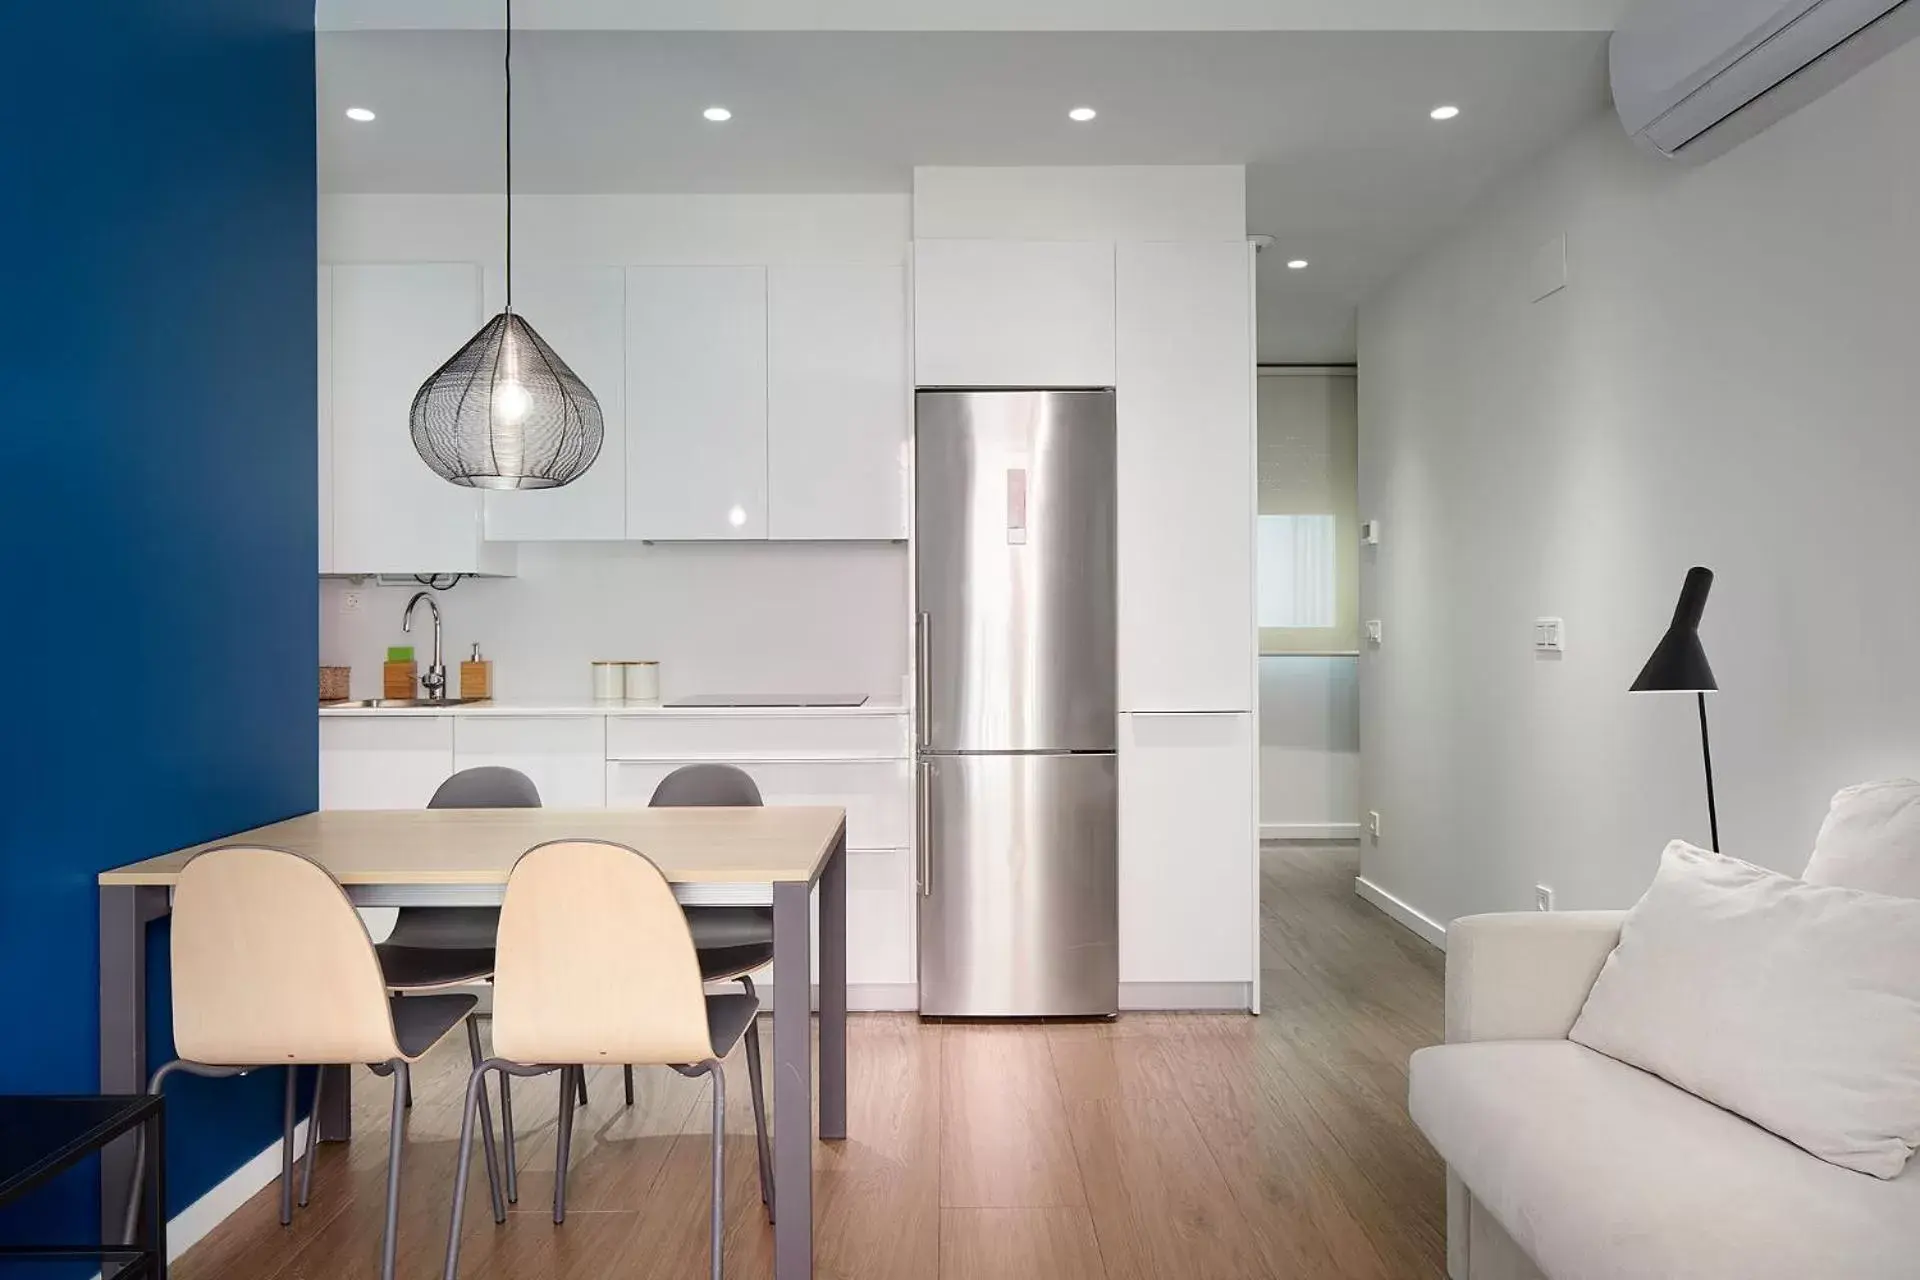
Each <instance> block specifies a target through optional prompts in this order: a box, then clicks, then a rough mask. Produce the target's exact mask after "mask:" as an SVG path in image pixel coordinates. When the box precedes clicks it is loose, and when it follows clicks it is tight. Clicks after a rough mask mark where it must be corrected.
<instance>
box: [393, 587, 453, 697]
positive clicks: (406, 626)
mask: <svg viewBox="0 0 1920 1280" xmlns="http://www.w3.org/2000/svg"><path fill="white" fill-rule="evenodd" d="M422 600H425V601H426V602H427V608H429V609H431V610H433V661H432V662H430V663H428V664H427V674H425V675H423V676H421V677H420V683H421V685H422V686H423V687H424V688H425V689H426V691H427V699H428V701H431V702H444V701H446V697H447V664H446V661H445V660H444V659H443V657H442V656H441V653H440V606H439V605H438V604H436V603H435V602H434V599H433V596H432V594H431V593H429V592H426V591H422V592H420V593H419V594H418V595H416V596H414V598H413V599H411V600H409V601H407V612H406V616H404V617H403V618H401V619H400V629H401V630H402V631H406V632H411V631H412V630H413V607H414V606H415V605H417V604H419V603H420V602H421V601H422Z"/></svg>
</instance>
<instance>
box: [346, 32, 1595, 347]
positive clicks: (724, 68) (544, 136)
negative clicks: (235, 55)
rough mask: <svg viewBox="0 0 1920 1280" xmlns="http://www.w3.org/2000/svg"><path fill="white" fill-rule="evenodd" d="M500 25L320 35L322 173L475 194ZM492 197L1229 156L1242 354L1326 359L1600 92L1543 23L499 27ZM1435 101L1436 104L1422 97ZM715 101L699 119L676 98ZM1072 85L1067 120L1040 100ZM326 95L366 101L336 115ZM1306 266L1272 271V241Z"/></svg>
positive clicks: (1590, 72)
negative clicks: (351, 116) (1088, 117)
mask: <svg viewBox="0 0 1920 1280" xmlns="http://www.w3.org/2000/svg"><path fill="white" fill-rule="evenodd" d="M501 52H502V38H501V35H500V34H499V33H498V32H486V31H472V30H465V31H449V30H442V31H335V32H322V33H321V34H320V36H319V123H320V179H321V187H322V190H324V191H329V192H343V191H387V192H402V191H416V192H448V191H467V192H472V191H497V190H499V189H500V186H501V162H500V129H501V119H502V108H501V90H500V55H501ZM514 58H515V77H514V90H515V93H514V110H515V155H514V179H515V188H516V190H522V191H545V192H745V191H757V192H820V191H835V192H857V191H897V192H904V191H907V190H908V189H909V188H910V185H911V179H912V168H913V166H914V165H916V164H996V165H1005V164H1014V165H1018V164H1035V165H1061V164H1066V165H1071V164H1177V163H1244V164H1247V165H1248V166H1250V167H1249V170H1248V228H1249V230H1251V231H1256V232H1266V233H1268V234H1271V235H1273V236H1274V237H1275V238H1276V241H1277V244H1276V247H1275V249H1274V251H1272V252H1270V253H1267V254H1263V255H1262V259H1261V284H1260V356H1261V359H1262V360H1265V361H1270V362H1291V363H1314V362H1323V361H1338V360H1350V359H1352V358H1353V316H1354V308H1355V306H1356V305H1357V304H1358V303H1359V302H1360V300H1361V299H1362V298H1364V297H1365V296H1366V295H1367V294H1368V293H1370V292H1371V291H1372V290H1373V289H1375V288H1376V287H1378V286H1379V285H1380V284H1381V283H1382V282H1384V281H1385V280H1386V279H1387V278H1388V277H1389V276H1391V275H1392V273H1393V272H1394V271H1395V270H1397V269H1398V268H1399V267H1400V266H1402V265H1403V264H1404V263H1405V262H1406V261H1407V259H1408V257H1409V256H1410V254H1411V253H1412V252H1413V251H1414V250H1416V249H1417V248H1418V247H1419V245H1420V244H1421V243H1422V242H1423V241H1424V240H1425V239H1426V238H1427V237H1429V236H1431V235H1434V234H1436V233H1437V232H1439V231H1441V230H1443V229H1445V228H1446V227H1447V226H1449V225H1451V224H1452V223H1453V222H1455V221H1456V220H1457V219H1458V218H1459V217H1461V216H1462V215H1463V214H1464V213H1465V211H1466V210H1467V208H1468V207H1469V206H1470V204H1471V202H1472V200H1473V198H1474V196H1475V195H1476V194H1477V193H1478V192H1479V191H1480V190H1481V189H1482V188H1483V187H1484V186H1485V185H1486V184H1487V183H1488V182H1489V181H1490V180H1491V179H1492V178H1494V177H1495V176H1496V175H1497V174H1499V173H1500V172H1501V171H1502V170H1503V169H1505V168H1507V167H1509V166H1511V165H1513V164H1514V163H1516V162H1518V161H1519V160H1521V159H1523V158H1524V157H1526V156H1528V155H1530V154H1532V153H1533V152H1535V151H1537V150H1538V149H1539V148H1541V147H1542V146H1544V145H1545V144H1546V143H1548V142H1549V141H1551V140H1552V139H1554V138H1555V137H1557V136H1559V135H1561V134H1562V133H1564V132H1566V131H1567V130H1568V129H1570V128H1571V127H1573V125H1574V124H1575V123H1576V122H1578V121H1579V120H1581V119H1583V118H1584V117H1586V116H1587V115H1589V114H1590V113H1592V112H1594V111H1595V110H1597V109H1598V108H1599V107H1600V106H1601V105H1602V104H1603V103H1604V102H1605V100H1606V83H1605V66H1604V62H1605V36H1604V35H1603V34H1601V33H1596V32H1590V31H1552V32H1538V31H1536V32H1327V31H1314V32H1300V31H1288V32H1280V31H1258V32H1232V33H1192V32H1188V33H1159V32H1156V33H1145V32H1135V33H1115V32H1093V33H1063V32H1022V33H1007V32H940V33H922V32H770V31H740V32H695V31H675V32H641V31H591V32H590V31H558V30H543V31H534V32H525V31H523V32H521V33H520V34H518V35H517V36H516V38H515V41H514ZM1439 102H1454V103H1458V104H1459V106H1460V108H1461V115H1460V117H1459V118H1458V119H1457V120H1454V121H1451V122H1449V123H1446V124H1437V123H1435V122H1433V121H1431V120H1429V119H1428V118H1427V111H1428V109H1429V108H1430V107H1432V106H1433V105H1434V104H1435V103H1439ZM715 103H724V104H725V105H726V106H728V107H729V108H731V109H732V110H733V112H734V117H733V119H732V120H731V121H730V122H728V123H726V124H724V125H713V124H709V123H707V122H706V121H705V120H703V119H702V118H701V115H700V112H701V109H702V108H703V107H706V106H708V105H711V104H715ZM1080 103H1087V104H1090V105H1092V106H1094V107H1097V108H1098V109H1099V111H1100V116H1099V119H1098V120H1096V121H1095V122H1093V123H1092V124H1090V125H1075V124H1072V123H1070V122H1069V121H1068V120H1067V118H1066V110H1067V108H1068V107H1071V106H1074V105H1077V104H1080ZM349 105H364V106H368V107H372V108H374V109H375V110H376V111H378V112H379V119H378V120H377V121H376V122H375V123H373V124H370V125H356V124H352V123H350V122H348V121H347V120H346V119H345V117H344V115H343V114H342V113H343V111H344V110H345V108H346V107H347V106H349ZM1292 257H1302V258H1306V259H1308V260H1309V261H1310V262H1311V264H1312V265H1311V266H1310V267H1309V268H1308V269H1306V270H1304V271H1287V270H1286V269H1285V268H1284V265H1283V263H1284V261H1285V259H1287V258H1292Z"/></svg>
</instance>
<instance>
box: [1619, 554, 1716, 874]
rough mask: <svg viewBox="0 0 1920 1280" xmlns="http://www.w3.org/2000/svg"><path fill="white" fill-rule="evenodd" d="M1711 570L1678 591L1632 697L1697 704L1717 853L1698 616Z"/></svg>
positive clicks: (1692, 572) (1706, 675)
mask: <svg viewBox="0 0 1920 1280" xmlns="http://www.w3.org/2000/svg"><path fill="white" fill-rule="evenodd" d="M1712 586H1713V570H1711V569H1702V568H1701V567H1700V566H1698V565H1695V566H1694V567H1693V568H1691V569H1689V570H1687V580H1686V582H1685V583H1683V584H1682V585H1681V587H1680V603H1679V604H1677V605H1675V606H1674V607H1673V621H1672V622H1671V623H1669V624H1668V626H1667V634H1665V635H1664V636H1661V637H1660V643H1659V644H1658V645H1656V646H1654V650H1653V656H1652V657H1651V658H1648V659H1647V665H1646V666H1644V667H1642V668H1640V677H1639V679H1637V680H1635V681H1634V682H1633V692H1634V693H1691V694H1692V695H1693V696H1694V697H1695V698H1696V699H1698V700H1699V704H1700V762H1701V763H1702V764H1704V765H1705V766H1706V769H1707V826H1708V827H1709V828H1710V829H1711V831H1712V833H1713V851H1714V852H1715V853H1718V852H1720V815H1719V813H1718V812H1717V811H1716V810H1715V809H1714V804H1713V752H1712V751H1711V750H1710V749H1709V748H1708V746H1707V692H1708V690H1711V689H1718V688H1719V687H1720V686H1719V685H1718V684H1716V683H1715V682H1714V679H1713V668H1712V667H1710V666H1708V665H1707V651H1706V650H1705V649H1702V648H1701V647H1700V615H1701V614H1703V613H1705V612H1706V610H1707V592H1708V590H1709V589H1710V588H1711V587H1712Z"/></svg>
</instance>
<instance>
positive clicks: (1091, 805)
mask: <svg viewBox="0 0 1920 1280" xmlns="http://www.w3.org/2000/svg"><path fill="white" fill-rule="evenodd" d="M917 782H918V797H917V799H918V804H919V814H920V831H919V836H920V841H921V847H920V849H919V850H918V855H919V863H918V867H917V878H918V881H919V888H920V1012H921V1013H922V1014H925V1015H929V1016H945V1017H986V1018H992V1017H1014V1018H1018V1017H1049V1016H1073V1015H1081V1016H1099V1015H1104V1014H1111V1013H1113V1012H1115V1011H1116V1009H1117V1008H1118V1005H1119V993H1120V980H1119V957H1118V944H1117V940H1118V936H1119V907H1118V880H1119V858H1118V847H1119V846H1118V827H1117V805H1116V799H1117V795H1118V787H1117V784H1116V770H1115V758H1114V757H1113V756H1112V755H1105V754H1100V755H1092V754H1088V755H991V756H987V755H973V756H937V757H925V758H923V759H922V760H921V762H920V764H919V777H918V779H917Z"/></svg>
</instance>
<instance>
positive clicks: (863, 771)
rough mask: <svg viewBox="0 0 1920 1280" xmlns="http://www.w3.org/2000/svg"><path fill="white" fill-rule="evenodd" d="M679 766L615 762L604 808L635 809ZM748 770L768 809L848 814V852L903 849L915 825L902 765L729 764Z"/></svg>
mask: <svg viewBox="0 0 1920 1280" xmlns="http://www.w3.org/2000/svg"><path fill="white" fill-rule="evenodd" d="M682 763H683V762H682V761H673V760H614V761H610V762H609V763H608V765H607V806H608V807H609V808H613V809H629V808H637V807H639V806H642V805H645V804H646V803H647V801H648V800H649V799H651V798H652V796H653V789H654V788H655V787H657V786H659V785H660V780H661V779H662V778H664V777H666V776H667V775H668V774H670V773H672V772H673V771H674V770H675V769H677V768H679V767H680V765H681V764H682ZM726 763H729V764H733V765H735V766H737V767H738V768H741V769H744V770H746V772H747V773H748V774H750V775H751V776H752V778H753V780H754V782H755V784H757V785H758V786H759V788H760V798H761V799H762V800H764V801H765V802H766V803H768V804H793V805H838V806H840V807H842V808H844V809H845V810H846V811H847V847H848V848H850V849H895V848H905V847H906V845H907V843H908V833H909V831H910V830H911V829H912V826H913V811H912V809H911V807H910V806H911V804H912V791H911V789H910V786H909V783H910V781H911V778H910V773H909V769H908V765H907V762H906V761H905V760H771V761H763V760H731V761H727V762H726Z"/></svg>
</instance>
